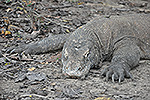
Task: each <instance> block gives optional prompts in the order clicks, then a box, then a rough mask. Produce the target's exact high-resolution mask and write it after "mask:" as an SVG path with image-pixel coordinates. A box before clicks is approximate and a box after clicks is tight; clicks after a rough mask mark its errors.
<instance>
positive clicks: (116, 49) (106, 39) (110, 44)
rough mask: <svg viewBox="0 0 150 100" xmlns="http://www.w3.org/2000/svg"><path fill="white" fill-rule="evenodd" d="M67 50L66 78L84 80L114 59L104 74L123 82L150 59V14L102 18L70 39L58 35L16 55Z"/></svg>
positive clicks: (16, 50)
mask: <svg viewBox="0 0 150 100" xmlns="http://www.w3.org/2000/svg"><path fill="white" fill-rule="evenodd" d="M62 47H63V50H62V58H61V61H62V63H63V68H62V71H63V73H64V75H66V76H71V77H77V78H81V77H84V76H86V75H87V74H88V72H89V70H90V68H92V67H94V66H97V65H98V64H100V63H102V62H104V61H106V60H111V63H110V66H108V67H107V68H105V69H104V70H103V71H102V75H103V76H106V79H107V80H108V79H112V81H113V82H115V81H116V80H117V81H119V82H121V81H123V80H124V77H131V78H132V75H131V74H130V72H129V71H130V70H131V69H132V68H134V67H135V66H137V65H138V64H139V60H140V59H150V14H133V15H132V14H131V15H123V16H111V17H110V18H106V17H104V16H99V17H96V18H94V19H93V20H91V21H90V22H88V23H87V24H86V25H83V26H81V27H79V28H78V29H77V30H75V31H74V32H73V33H72V34H71V35H70V36H69V35H66V34H60V35H54V36H50V37H48V38H45V39H43V40H42V41H40V42H36V43H32V44H31V43H30V44H27V45H26V46H25V47H23V48H16V49H14V50H13V51H14V52H22V51H25V53H26V54H39V53H44V52H49V51H53V50H57V49H60V48H62Z"/></svg>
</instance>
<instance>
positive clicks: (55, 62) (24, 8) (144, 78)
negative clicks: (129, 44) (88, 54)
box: [0, 0, 150, 100]
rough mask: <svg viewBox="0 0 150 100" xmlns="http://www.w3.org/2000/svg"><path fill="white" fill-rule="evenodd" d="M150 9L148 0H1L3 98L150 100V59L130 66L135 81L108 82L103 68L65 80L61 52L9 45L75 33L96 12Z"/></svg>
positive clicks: (0, 80)
mask: <svg viewBox="0 0 150 100" xmlns="http://www.w3.org/2000/svg"><path fill="white" fill-rule="evenodd" d="M135 13H141V14H142V13H146V14H147V13H150V1H149V0H31V1H30V0H0V100H150V61H149V60H141V61H140V64H139V66H137V67H136V68H135V69H133V70H131V73H132V75H133V77H134V80H131V79H127V78H126V79H125V80H124V81H123V82H121V83H120V84H119V83H117V82H116V83H112V82H111V80H110V81H108V82H106V81H105V78H103V77H102V76H101V75H100V74H101V71H102V69H103V68H104V67H106V66H107V64H108V62H104V64H103V66H102V67H101V68H100V69H91V70H90V72H89V74H88V76H87V77H86V78H85V79H83V80H82V79H72V78H65V77H64V75H63V74H62V70H61V69H62V63H61V60H60V57H61V50H58V51H54V52H49V53H45V54H39V55H24V54H23V53H21V54H19V53H16V54H11V53H10V52H8V49H9V48H11V47H16V46H18V45H22V44H27V43H31V42H36V41H40V40H41V39H43V38H45V37H48V36H50V35H57V34H71V33H72V32H73V31H74V30H75V29H77V28H78V27H80V26H82V25H84V24H86V23H87V22H88V21H89V20H91V19H93V18H94V17H96V16H101V15H105V16H106V17H109V16H113V15H118V16H121V15H124V14H135Z"/></svg>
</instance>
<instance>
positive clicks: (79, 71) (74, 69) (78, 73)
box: [63, 62, 90, 78]
mask: <svg viewBox="0 0 150 100" xmlns="http://www.w3.org/2000/svg"><path fill="white" fill-rule="evenodd" d="M89 70H90V65H88V66H87V65H85V64H82V65H81V64H80V63H79V62H78V63H73V64H72V63H71V62H69V63H68V64H66V65H64V66H63V73H64V75H65V76H69V77H71V78H81V77H83V76H86V75H87V73H88V72H89Z"/></svg>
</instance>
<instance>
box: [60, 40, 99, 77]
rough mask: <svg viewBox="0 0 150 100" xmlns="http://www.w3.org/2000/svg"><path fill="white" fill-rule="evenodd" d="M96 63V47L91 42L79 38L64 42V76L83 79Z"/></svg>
mask: <svg viewBox="0 0 150 100" xmlns="http://www.w3.org/2000/svg"><path fill="white" fill-rule="evenodd" d="M98 62H99V52H98V47H97V46H96V45H94V43H93V42H92V41H91V40H85V39H83V38H80V39H72V40H68V41H66V43H65V45H64V48H63V51H62V63H63V69H62V70H63V73H64V75H67V76H70V77H77V78H78V77H84V76H86V75H87V74H88V72H89V70H90V68H91V67H93V66H94V65H97V64H98Z"/></svg>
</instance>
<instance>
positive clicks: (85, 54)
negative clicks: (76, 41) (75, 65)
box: [83, 49, 90, 58]
mask: <svg viewBox="0 0 150 100" xmlns="http://www.w3.org/2000/svg"><path fill="white" fill-rule="evenodd" d="M89 53H90V52H89V49H88V50H86V52H84V54H83V56H84V58H87V57H88V56H89Z"/></svg>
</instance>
